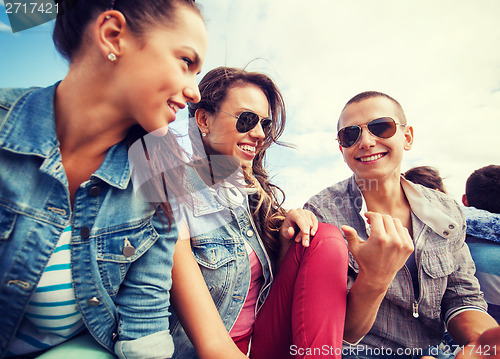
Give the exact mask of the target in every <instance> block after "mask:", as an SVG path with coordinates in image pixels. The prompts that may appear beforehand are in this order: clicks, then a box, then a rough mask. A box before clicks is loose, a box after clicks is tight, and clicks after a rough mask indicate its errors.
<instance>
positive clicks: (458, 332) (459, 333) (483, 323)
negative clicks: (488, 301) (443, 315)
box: [448, 310, 500, 355]
mask: <svg viewBox="0 0 500 359" xmlns="http://www.w3.org/2000/svg"><path fill="white" fill-rule="evenodd" d="M495 327H498V324H497V322H496V321H495V319H493V318H492V317H491V316H490V315H489V314H488V313H485V312H481V311H479V310H467V311H464V312H462V313H460V314H458V315H457V316H456V317H454V318H453V319H452V320H450V322H449V323H448V332H449V333H450V335H451V337H452V338H453V340H454V341H455V342H456V343H457V344H459V345H466V344H469V343H472V342H475V341H477V340H478V338H479V337H480V336H481V334H483V333H484V332H485V331H486V330H488V329H491V328H495ZM499 339H500V337H499ZM499 344H500V343H499ZM498 349H499V355H500V347H499V348H498Z"/></svg>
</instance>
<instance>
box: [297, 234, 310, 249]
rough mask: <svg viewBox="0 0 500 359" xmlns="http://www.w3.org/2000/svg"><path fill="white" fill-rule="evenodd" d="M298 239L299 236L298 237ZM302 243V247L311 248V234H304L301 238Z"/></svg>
mask: <svg viewBox="0 0 500 359" xmlns="http://www.w3.org/2000/svg"><path fill="white" fill-rule="evenodd" d="M297 237H298V236H297ZM301 237H302V238H301V241H302V245H303V246H304V247H309V234H304V233H302V236H301Z"/></svg>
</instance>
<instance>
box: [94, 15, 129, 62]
mask: <svg viewBox="0 0 500 359" xmlns="http://www.w3.org/2000/svg"><path fill="white" fill-rule="evenodd" d="M95 25H96V31H97V39H98V43H99V50H100V52H101V53H102V55H103V56H104V57H105V58H108V55H109V54H110V53H113V54H114V55H115V56H116V57H119V56H120V55H121V53H122V51H123V39H124V37H125V35H126V33H127V21H126V20H125V17H124V16H123V14H122V13H121V12H120V11H117V10H108V11H104V12H103V13H101V14H100V15H99V17H98V18H97V20H95Z"/></svg>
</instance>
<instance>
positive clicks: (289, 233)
mask: <svg viewBox="0 0 500 359" xmlns="http://www.w3.org/2000/svg"><path fill="white" fill-rule="evenodd" d="M280 232H281V235H282V236H283V238H284V239H286V240H290V239H292V238H293V237H294V236H295V230H294V228H293V226H289V227H283V228H282V229H281V231H280Z"/></svg>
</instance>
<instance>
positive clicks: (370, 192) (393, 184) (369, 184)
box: [356, 175, 410, 217]
mask: <svg viewBox="0 0 500 359" xmlns="http://www.w3.org/2000/svg"><path fill="white" fill-rule="evenodd" d="M356 183H357V184H358V187H359V189H360V190H361V193H362V194H363V197H364V199H365V201H366V206H367V208H368V210H369V211H373V212H378V213H382V214H389V215H391V216H393V217H400V216H401V212H402V211H404V212H409V208H410V207H409V203H408V200H407V199H406V196H405V194H404V192H403V189H402V188H401V181H400V177H399V175H398V176H397V177H396V176H392V177H391V178H388V179H384V180H380V179H369V180H367V179H359V178H356Z"/></svg>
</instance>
